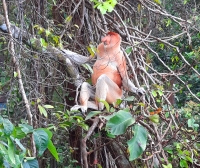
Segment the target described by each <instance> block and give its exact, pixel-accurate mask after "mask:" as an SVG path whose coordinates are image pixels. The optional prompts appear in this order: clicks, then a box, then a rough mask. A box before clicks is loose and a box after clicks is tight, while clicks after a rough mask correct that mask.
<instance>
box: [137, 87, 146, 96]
mask: <svg viewBox="0 0 200 168" xmlns="http://www.w3.org/2000/svg"><path fill="white" fill-rule="evenodd" d="M136 93H137V94H138V95H140V96H142V95H144V94H145V93H146V91H145V90H144V88H142V87H141V88H138V89H137V90H136Z"/></svg>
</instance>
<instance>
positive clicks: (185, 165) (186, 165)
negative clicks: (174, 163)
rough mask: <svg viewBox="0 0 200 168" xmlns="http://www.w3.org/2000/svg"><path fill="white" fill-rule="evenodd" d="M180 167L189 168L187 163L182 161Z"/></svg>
mask: <svg viewBox="0 0 200 168" xmlns="http://www.w3.org/2000/svg"><path fill="white" fill-rule="evenodd" d="M180 167H184V168H185V167H188V164H187V161H186V160H183V159H181V160H180Z"/></svg>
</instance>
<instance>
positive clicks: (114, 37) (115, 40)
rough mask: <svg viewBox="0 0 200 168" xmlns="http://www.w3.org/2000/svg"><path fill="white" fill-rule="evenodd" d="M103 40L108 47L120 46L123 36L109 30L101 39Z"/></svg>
mask: <svg viewBox="0 0 200 168" xmlns="http://www.w3.org/2000/svg"><path fill="white" fill-rule="evenodd" d="M101 42H102V43H103V44H104V46H106V48H113V47H119V46H120V44H121V37H120V35H119V34H118V33H115V32H108V33H107V34H106V36H105V37H103V38H102V39H101Z"/></svg>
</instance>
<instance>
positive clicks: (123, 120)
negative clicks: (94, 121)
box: [106, 110, 135, 135]
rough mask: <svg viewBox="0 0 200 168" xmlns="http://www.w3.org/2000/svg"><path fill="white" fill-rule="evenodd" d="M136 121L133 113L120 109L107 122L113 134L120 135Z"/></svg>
mask: <svg viewBox="0 0 200 168" xmlns="http://www.w3.org/2000/svg"><path fill="white" fill-rule="evenodd" d="M133 123H135V119H134V118H133V116H132V115H131V113H129V112H127V111H124V110H119V111H118V112H117V113H116V114H115V115H114V116H113V117H112V118H111V119H110V120H109V121H108V122H107V124H106V127H107V129H109V130H110V133H111V134H113V135H120V134H123V133H125V131H126V129H127V128H128V127H129V126H130V125H132V124H133Z"/></svg>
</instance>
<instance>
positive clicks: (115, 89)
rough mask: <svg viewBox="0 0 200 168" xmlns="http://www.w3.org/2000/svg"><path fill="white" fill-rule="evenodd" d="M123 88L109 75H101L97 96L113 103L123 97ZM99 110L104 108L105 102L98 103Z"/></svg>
mask: <svg viewBox="0 0 200 168" xmlns="http://www.w3.org/2000/svg"><path fill="white" fill-rule="evenodd" d="M121 97H122V89H121V88H119V86H118V85H117V84H116V83H115V82H113V81H112V80H111V79H110V78H109V77H108V76H107V75H105V74H103V75H101V76H100V77H99V78H98V80H97V83H96V93H95V98H96V101H97V102H98V100H106V101H107V102H108V103H109V104H113V103H115V102H116V100H117V99H121ZM98 107H99V110H103V108H104V104H103V103H102V102H99V103H98Z"/></svg>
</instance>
